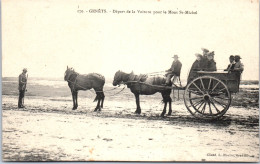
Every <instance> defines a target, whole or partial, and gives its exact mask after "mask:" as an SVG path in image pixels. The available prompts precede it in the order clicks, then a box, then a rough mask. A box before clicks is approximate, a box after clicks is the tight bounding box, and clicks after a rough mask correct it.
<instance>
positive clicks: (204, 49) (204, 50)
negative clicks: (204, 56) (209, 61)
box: [201, 48, 209, 52]
mask: <svg viewBox="0 0 260 164" xmlns="http://www.w3.org/2000/svg"><path fill="white" fill-rule="evenodd" d="M201 50H202V51H203V52H209V50H208V49H206V48H201Z"/></svg>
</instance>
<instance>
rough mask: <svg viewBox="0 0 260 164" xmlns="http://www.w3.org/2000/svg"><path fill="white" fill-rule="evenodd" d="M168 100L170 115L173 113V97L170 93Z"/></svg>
mask: <svg viewBox="0 0 260 164" xmlns="http://www.w3.org/2000/svg"><path fill="white" fill-rule="evenodd" d="M168 102H169V112H168V116H170V115H171V114H172V98H171V96H170V95H168Z"/></svg>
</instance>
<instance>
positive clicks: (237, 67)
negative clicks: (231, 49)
mask: <svg viewBox="0 0 260 164" xmlns="http://www.w3.org/2000/svg"><path fill="white" fill-rule="evenodd" d="M240 59H241V57H240V56H239V55H236V56H235V62H236V64H235V66H234V71H238V72H240V73H242V72H243V71H244V64H243V63H241V61H240Z"/></svg>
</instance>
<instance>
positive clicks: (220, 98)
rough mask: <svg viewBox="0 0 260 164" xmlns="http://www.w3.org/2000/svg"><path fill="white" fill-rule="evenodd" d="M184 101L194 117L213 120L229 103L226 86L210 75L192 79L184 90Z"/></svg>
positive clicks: (221, 113)
mask: <svg viewBox="0 0 260 164" xmlns="http://www.w3.org/2000/svg"><path fill="white" fill-rule="evenodd" d="M184 103H185V106H186V107H187V109H188V111H189V112H190V113H191V114H192V115H193V116H195V117H197V118H201V119H206V120H214V119H218V118H220V117H222V116H223V115H224V114H225V113H226V112H227V110H228V108H229V106H230V103H231V95H230V92H229V90H228V87H227V86H226V84H225V83H223V82H222V81H221V80H219V79H217V78H215V77H212V76H201V77H197V78H195V79H194V80H192V81H191V82H190V83H189V84H188V85H187V87H186V89H185V91H184Z"/></svg>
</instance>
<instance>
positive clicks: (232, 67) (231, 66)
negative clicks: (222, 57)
mask: <svg viewBox="0 0 260 164" xmlns="http://www.w3.org/2000/svg"><path fill="white" fill-rule="evenodd" d="M229 62H230V64H229V65H228V67H227V69H225V70H224V71H228V72H230V71H233V70H234V67H235V64H236V62H235V56H233V55H230V56H229Z"/></svg>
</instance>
